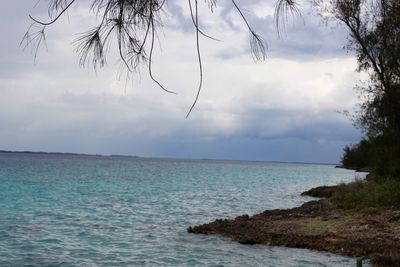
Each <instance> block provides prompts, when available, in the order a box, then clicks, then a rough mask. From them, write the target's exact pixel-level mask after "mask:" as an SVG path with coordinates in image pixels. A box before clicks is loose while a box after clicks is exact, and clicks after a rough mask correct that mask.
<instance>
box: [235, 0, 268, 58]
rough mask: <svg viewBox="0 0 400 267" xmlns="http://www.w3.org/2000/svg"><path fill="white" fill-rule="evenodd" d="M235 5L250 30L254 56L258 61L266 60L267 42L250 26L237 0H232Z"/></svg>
mask: <svg viewBox="0 0 400 267" xmlns="http://www.w3.org/2000/svg"><path fill="white" fill-rule="evenodd" d="M231 1H232V3H233V5H234V6H235V8H236V10H237V11H238V12H239V14H240V16H241V17H242V19H243V21H244V23H245V24H246V26H247V28H248V29H249V31H250V46H251V52H252V54H253V58H254V59H255V60H256V61H261V60H265V58H266V51H265V42H264V40H263V39H262V38H261V36H259V35H258V34H257V33H255V32H254V30H253V28H252V27H251V26H250V24H249V22H248V21H247V19H246V17H245V16H244V14H243V12H242V10H241V9H240V8H239V6H238V5H237V4H236V2H235V0H231Z"/></svg>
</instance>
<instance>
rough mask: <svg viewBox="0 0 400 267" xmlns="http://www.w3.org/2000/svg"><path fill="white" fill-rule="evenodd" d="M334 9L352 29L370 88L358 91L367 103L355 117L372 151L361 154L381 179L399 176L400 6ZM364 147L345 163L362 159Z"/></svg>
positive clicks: (350, 1) (345, 4) (351, 4)
mask: <svg viewBox="0 0 400 267" xmlns="http://www.w3.org/2000/svg"><path fill="white" fill-rule="evenodd" d="M331 3H332V7H333V10H334V12H332V14H334V16H335V18H336V19H338V20H339V21H341V22H343V23H344V24H345V25H346V26H347V28H348V29H349V32H350V35H349V41H350V49H352V50H354V51H355V52H356V55H357V60H358V70H359V71H366V72H368V73H369V76H370V79H369V81H368V83H367V85H364V86H359V87H358V90H359V91H360V93H361V96H362V97H363V101H362V102H361V103H360V105H359V107H358V110H357V114H356V115H355V124H356V126H358V127H359V128H361V129H362V130H363V131H364V133H365V134H366V137H367V138H368V142H369V143H370V145H369V147H370V148H369V149H368V150H362V152H361V154H364V156H365V158H368V165H369V166H370V167H373V168H374V169H375V170H377V171H378V172H379V174H381V175H389V176H390V175H391V176H400V2H399V1H398V0H370V1H367V0H335V1H333V2H331ZM364 147H366V146H365V144H361V143H360V144H359V145H358V146H353V147H351V148H350V147H347V148H346V149H345V155H344V157H343V159H346V158H349V157H350V156H351V155H354V153H358V154H360V151H361V148H364ZM366 151H368V152H366ZM360 162H361V161H360ZM364 162H365V161H364ZM343 163H345V160H344V161H343ZM360 167H364V166H360Z"/></svg>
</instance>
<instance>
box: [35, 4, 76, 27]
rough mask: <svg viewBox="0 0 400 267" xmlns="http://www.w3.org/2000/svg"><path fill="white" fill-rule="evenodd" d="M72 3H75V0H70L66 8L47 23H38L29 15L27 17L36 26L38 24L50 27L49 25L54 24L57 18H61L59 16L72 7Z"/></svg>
mask: <svg viewBox="0 0 400 267" xmlns="http://www.w3.org/2000/svg"><path fill="white" fill-rule="evenodd" d="M74 2H75V0H72V1H71V2H70V3H69V4H68V5H67V6H66V7H64V8H63V9H62V10H61V12H60V13H59V14H58V15H57V16H56V17H55V18H54V19H53V20H51V21H49V22H42V21H39V20H37V19H35V18H33V17H32V16H31V15H29V18H30V19H31V20H33V21H34V22H36V23H37V24H40V25H43V26H48V25H51V24H53V23H55V22H56V21H57V20H58V19H59V18H61V16H62V15H63V14H64V13H65V12H66V11H67V10H68V9H69V8H70V7H71V5H72V4H73V3H74Z"/></svg>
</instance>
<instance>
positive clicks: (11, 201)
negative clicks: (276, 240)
mask: <svg viewBox="0 0 400 267" xmlns="http://www.w3.org/2000/svg"><path fill="white" fill-rule="evenodd" d="M353 178H354V172H352V171H348V170H344V169H336V168H334V166H332V165H312V164H284V163H266V162H241V161H208V160H172V159H143V158H126V157H101V156H99V157H96V156H67V155H36V154H7V153H4V154H3V153H0V266H24V265H25V266H28V265H30V266H354V265H355V259H353V258H347V257H342V256H337V255H334V254H329V253H320V252H314V251H309V250H304V249H288V248H283V247H268V246H262V245H255V246H247V245H240V244H237V243H234V242H231V241H230V240H228V239H226V238H222V237H218V236H204V235H194V234H188V233H187V232H186V229H187V227H188V226H190V225H196V224H202V223H207V222H209V221H212V220H215V219H216V218H233V217H236V216H238V215H241V214H244V213H247V214H249V215H252V214H255V213H258V212H261V211H263V210H265V209H272V208H290V207H294V206H298V205H301V204H302V203H304V202H305V201H308V200H310V199H311V198H309V197H301V196H299V194H300V193H301V192H302V191H305V190H307V189H309V188H311V187H314V186H319V185H333V184H336V183H338V182H340V181H350V180H352V179H353Z"/></svg>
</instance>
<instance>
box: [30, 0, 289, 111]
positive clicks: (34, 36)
mask: <svg viewBox="0 0 400 267" xmlns="http://www.w3.org/2000/svg"><path fill="white" fill-rule="evenodd" d="M77 2H79V1H78V0H49V1H48V15H49V18H48V21H42V20H39V19H37V18H34V17H32V16H29V17H30V19H31V20H32V25H31V27H30V28H29V29H28V31H27V33H26V34H25V36H24V38H23V42H25V45H27V46H33V47H34V49H38V48H39V46H40V45H41V44H43V42H44V41H45V32H46V29H47V27H49V26H51V25H52V24H54V23H56V22H57V21H58V20H59V19H60V18H61V17H62V16H63V15H64V14H65V13H66V12H67V11H68V10H69V9H71V7H72V6H73V5H74V4H76V3H77ZM166 2H167V1H166V0H91V5H90V10H91V11H92V14H94V15H95V16H96V17H99V18H100V22H99V24H98V25H97V26H95V27H94V28H92V29H88V30H87V31H86V32H84V33H83V34H81V35H80V37H79V38H77V39H76V40H75V45H76V48H77V52H78V54H79V63H80V65H82V66H93V67H94V68H95V69H97V68H101V67H103V66H104V65H105V64H106V62H107V48H109V47H110V46H111V45H112V43H113V42H115V43H116V50H117V51H118V54H119V57H120V60H121V62H122V63H123V65H124V66H125V68H126V69H127V70H128V71H129V72H133V71H135V70H136V69H137V67H138V66H139V65H141V64H146V65H147V66H148V74H149V76H150V78H151V79H152V80H153V81H154V82H155V83H156V84H157V85H158V86H159V87H161V88H162V89H163V90H164V91H166V92H168V93H174V92H172V91H170V90H167V89H166V88H165V87H164V86H163V85H162V84H161V83H160V82H159V81H158V80H157V79H156V78H155V76H154V74H153V71H152V61H153V60H152V57H153V51H154V44H155V41H156V38H157V31H158V30H159V28H160V27H162V26H163V23H162V14H163V13H164V12H165V9H166ZM204 2H205V4H206V5H208V8H209V9H210V11H211V12H213V10H214V8H215V7H216V6H217V1H216V0H205V1H204ZM282 2H286V0H283V1H282ZM230 3H231V4H232V7H233V8H234V9H235V10H236V11H237V12H238V13H239V15H240V17H241V18H242V20H243V23H244V24H245V25H246V27H247V28H248V30H249V32H250V46H251V51H252V54H253V57H254V59H255V60H264V59H265V55H266V51H265V50H266V49H265V42H264V41H263V39H262V38H261V37H260V36H259V35H258V34H257V33H256V32H255V31H254V30H253V29H252V27H251V26H250V24H249V22H248V20H247V19H246V17H245V15H244V14H243V12H242V10H241V8H240V6H239V5H238V4H237V3H236V2H235V0H231V1H230ZM284 6H285V5H282V8H284ZM187 10H188V12H189V14H190V17H191V19H192V23H193V27H194V30H195V34H196V37H195V41H196V46H197V56H198V64H199V75H200V83H199V87H198V92H197V95H196V98H195V101H194V103H193V105H192V106H191V108H190V110H189V112H188V115H189V114H190V112H191V111H192V109H193V107H194V105H195V104H196V102H197V99H198V97H199V93H200V90H201V87H202V75H203V70H202V61H201V53H200V51H201V50H200V37H201V36H203V37H206V38H211V39H214V38H213V37H211V36H209V35H207V34H206V33H204V32H203V31H202V30H201V27H200V14H199V3H198V0H188V2H187Z"/></svg>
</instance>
